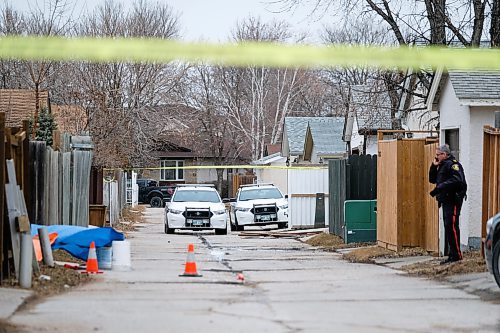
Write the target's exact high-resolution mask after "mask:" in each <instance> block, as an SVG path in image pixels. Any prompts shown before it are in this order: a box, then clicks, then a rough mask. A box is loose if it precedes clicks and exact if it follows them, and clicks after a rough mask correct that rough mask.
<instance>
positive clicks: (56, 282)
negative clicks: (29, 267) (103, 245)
mask: <svg viewBox="0 0 500 333" xmlns="http://www.w3.org/2000/svg"><path fill="white" fill-rule="evenodd" d="M52 254H53V257H54V260H55V261H63V262H69V263H75V264H79V265H80V264H85V261H83V260H80V259H77V258H75V257H73V256H72V255H70V254H69V253H67V252H66V251H64V250H54V251H53V252H52ZM39 265H40V274H38V275H35V274H33V278H32V281H31V290H33V291H34V293H35V297H34V298H35V299H36V298H39V297H44V296H51V295H56V294H59V293H61V292H63V291H67V290H70V289H71V288H74V287H77V286H79V285H82V284H84V283H86V282H88V281H90V280H91V279H92V277H91V276H89V275H87V274H81V273H80V272H81V270H75V269H70V268H65V267H63V266H59V265H55V267H49V266H47V265H44V264H43V263H39ZM2 284H3V286H5V287H10V288H20V287H19V283H18V281H17V280H16V279H15V278H12V279H8V280H5V281H3V282H2ZM0 332H1V331H0Z"/></svg>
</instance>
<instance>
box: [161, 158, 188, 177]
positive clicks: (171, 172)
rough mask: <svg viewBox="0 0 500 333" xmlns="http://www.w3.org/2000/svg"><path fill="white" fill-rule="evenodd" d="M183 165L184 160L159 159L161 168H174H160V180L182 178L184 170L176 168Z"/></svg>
mask: <svg viewBox="0 0 500 333" xmlns="http://www.w3.org/2000/svg"><path fill="white" fill-rule="evenodd" d="M183 166H184V161H175V160H161V161H160V167H161V168H175V169H161V172H160V179H161V180H184V170H183V169H178V168H182V167H183Z"/></svg>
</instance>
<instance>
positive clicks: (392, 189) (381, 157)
mask: <svg viewBox="0 0 500 333" xmlns="http://www.w3.org/2000/svg"><path fill="white" fill-rule="evenodd" d="M402 133H403V134H405V133H404V132H402ZM382 135H383V133H382V132H379V142H378V150H379V153H378V159H377V242H378V245H379V246H382V247H385V248H388V249H390V250H394V251H400V250H401V249H402V248H404V247H417V246H418V247H421V248H424V249H426V250H427V251H430V252H436V253H437V252H438V250H439V228H438V207H437V202H436V200H435V199H434V198H432V197H431V196H430V195H429V192H430V191H431V190H432V188H433V185H432V184H430V183H429V180H428V177H429V176H428V175H429V166H430V161H432V158H433V157H434V154H435V149H436V147H437V138H427V139H425V138H423V139H407V138H401V139H393V140H382V138H383V136H382Z"/></svg>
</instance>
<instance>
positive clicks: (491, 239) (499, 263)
mask: <svg viewBox="0 0 500 333" xmlns="http://www.w3.org/2000/svg"><path fill="white" fill-rule="evenodd" d="M486 232H487V233H488V234H487V235H486V240H485V241H484V257H485V258H486V265H487V266H488V270H489V271H490V273H491V274H493V276H494V277H495V281H496V282H497V284H498V286H499V287H500V213H498V214H497V215H495V216H493V217H492V218H491V219H489V220H488V222H486Z"/></svg>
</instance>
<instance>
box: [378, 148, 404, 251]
mask: <svg viewBox="0 0 500 333" xmlns="http://www.w3.org/2000/svg"><path fill="white" fill-rule="evenodd" d="M378 149H379V158H378V159H377V240H378V241H381V242H384V243H387V244H392V245H397V243H398V236H397V232H398V231H397V229H398V226H397V221H398V218H397V217H398V208H397V202H398V182H397V178H395V177H394V176H395V175H397V174H398V169H399V167H398V164H399V163H398V160H397V141H379V142H378Z"/></svg>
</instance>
